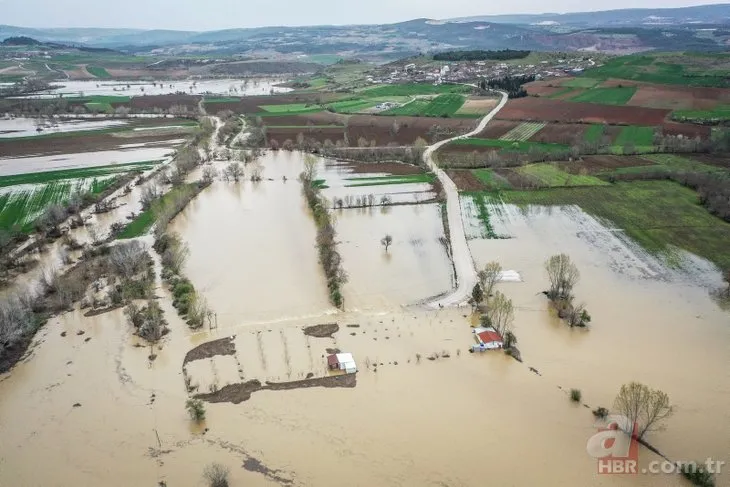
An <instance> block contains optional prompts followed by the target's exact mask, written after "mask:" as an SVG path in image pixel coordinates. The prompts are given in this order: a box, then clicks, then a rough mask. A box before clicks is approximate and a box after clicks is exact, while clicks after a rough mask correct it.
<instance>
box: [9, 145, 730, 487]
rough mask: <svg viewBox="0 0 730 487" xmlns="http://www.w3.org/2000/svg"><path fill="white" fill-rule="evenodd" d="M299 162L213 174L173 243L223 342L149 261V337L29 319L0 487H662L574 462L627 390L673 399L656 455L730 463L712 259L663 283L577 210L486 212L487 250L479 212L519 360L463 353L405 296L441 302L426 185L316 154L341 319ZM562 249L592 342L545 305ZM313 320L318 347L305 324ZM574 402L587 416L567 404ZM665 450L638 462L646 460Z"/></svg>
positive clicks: (652, 268)
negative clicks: (344, 372) (200, 415)
mask: <svg viewBox="0 0 730 487" xmlns="http://www.w3.org/2000/svg"><path fill="white" fill-rule="evenodd" d="M226 165H227V163H226V162H214V163H213V164H212V167H213V168H214V169H215V170H216V171H217V172H218V173H219V174H220V173H221V172H222V171H223V169H224V168H225V167H226ZM304 167H305V165H304V156H303V155H302V154H300V153H296V152H283V151H282V152H265V153H264V155H263V156H262V157H261V158H259V159H258V160H257V161H256V162H252V163H249V164H247V165H246V167H245V174H244V177H243V179H242V180H241V181H240V182H233V181H225V180H223V178H221V177H220V175H219V176H218V177H217V178H216V180H215V181H214V182H213V183H212V184H211V185H210V186H209V187H207V188H206V189H204V190H203V191H202V192H201V193H200V194H199V195H198V196H197V197H196V198H195V199H194V200H193V201H192V202H190V203H189V204H188V206H187V207H186V208H185V209H184V210H183V211H182V212H181V213H180V214H179V215H178V216H177V217H176V218H175V219H174V220H173V221H172V223H171V225H170V230H171V231H174V232H176V233H178V234H179V235H180V236H181V237H182V240H183V241H184V242H185V244H186V245H187V248H188V250H189V255H188V258H187V261H186V263H185V265H184V274H185V275H186V276H187V277H188V278H189V279H190V281H191V282H192V283H194V285H195V288H196V289H197V290H198V291H199V292H200V294H201V295H202V296H203V297H204V298H205V299H206V300H207V302H208V305H209V306H210V308H211V309H212V311H213V312H214V320H215V323H216V324H217V327H212V328H208V327H204V328H202V329H200V330H197V331H196V330H191V329H190V328H189V327H188V326H187V325H186V323H185V322H184V321H183V320H182V319H181V318H180V317H179V316H178V314H177V312H176V311H175V309H174V308H173V306H172V298H173V297H172V295H171V292H170V291H169V290H168V288H167V286H165V285H163V284H162V282H161V278H160V275H159V271H160V270H161V265H160V262H159V260H160V259H159V257H158V256H157V254H155V253H152V255H153V260H154V267H155V269H156V271H157V279H156V288H155V295H156V296H157V298H158V299H157V300H156V301H157V302H159V305H160V307H161V309H162V311H163V312H164V316H165V319H166V320H167V322H168V327H169V330H170V333H169V334H167V335H166V336H164V337H163V338H162V340H161V341H160V342H159V343H158V344H157V345H155V346H152V347H150V346H148V345H146V344H145V342H143V341H142V340H141V339H140V338H138V337H136V336H134V335H133V328H132V326H131V325H130V324H129V323H128V321H127V318H126V317H125V316H124V312H123V311H122V310H121V309H118V310H114V311H111V312H107V313H104V314H101V315H98V316H94V317H85V316H83V315H82V312H81V311H78V310H75V311H73V312H69V313H65V314H62V315H61V316H59V317H55V318H53V319H51V320H50V321H49V323H48V324H47V325H46V326H45V327H44V328H42V330H41V331H40V332H39V334H38V335H37V336H36V340H35V342H36V343H35V345H34V346H33V347H31V351H30V353H29V355H28V356H27V357H26V358H25V359H24V360H22V361H21V362H20V363H19V364H18V365H17V366H16V367H15V368H14V369H13V370H12V371H11V372H10V373H9V374H5V375H3V376H0V465H1V466H2V468H0V485H6V484H7V485H24V486H25V485H44V486H46V485H49V486H50V485H58V486H67V485H93V484H103V485H108V486H119V487H121V486H128V485H155V484H157V485H169V486H171V487H172V486H175V485H197V483H200V482H201V481H200V473H201V472H202V470H203V468H204V466H205V465H207V464H209V463H211V462H219V463H222V464H223V465H226V466H227V467H229V468H230V469H231V477H230V483H231V485H232V486H236V485H251V486H273V485H286V486H312V485H316V486H330V485H331V486H334V485H340V484H341V483H342V482H343V479H347V481H348V482H350V483H352V484H353V485H358V486H360V485H362V486H380V485H382V486H386V485H388V486H390V485H400V486H427V485H428V486H430V485H433V486H438V485H441V486H444V485H448V486H481V485H486V484H489V485H546V486H565V485H569V486H576V487H578V486H580V487H583V486H585V485H598V486H677V487H679V486H684V485H686V484H685V483H684V481H683V480H681V479H680V478H679V477H677V476H674V475H635V476H618V475H614V476H611V475H598V474H597V464H596V461H595V459H593V458H591V457H590V456H589V455H588V454H587V452H586V442H587V440H588V439H589V438H590V437H591V436H592V435H593V434H594V433H595V432H596V426H595V424H594V418H593V415H592V414H591V411H590V408H597V407H599V406H605V407H611V406H612V403H613V398H614V397H615V394H616V393H617V391H618V389H619V387H620V385H621V384H623V383H626V382H630V381H632V380H639V381H642V382H645V383H647V384H648V385H651V386H652V387H657V388H660V389H662V390H664V391H666V392H667V393H668V394H669V396H670V398H671V400H672V403H673V404H675V405H676V408H677V410H676V413H675V415H674V416H673V417H672V418H670V419H669V421H667V426H668V428H667V430H666V431H664V432H657V433H652V434H651V435H650V438H649V440H650V442H651V443H652V444H653V445H654V446H656V447H657V448H658V449H659V450H661V451H662V452H663V453H665V454H666V455H667V456H668V457H670V458H672V459H675V460H680V459H682V460H685V459H686V460H695V459H704V458H706V457H708V456H711V457H713V458H717V459H722V458H723V455H726V454H727V451H730V443H728V438H730V430H729V429H728V425H729V424H730V421H729V420H730V416H728V411H730V408H728V404H729V403H730V399H729V398H730V376H728V367H727V365H728V364H727V357H728V355H727V350H728V349H730V329H728V327H727V326H726V325H727V323H728V319H727V314H726V313H724V312H722V311H721V310H720V309H719V308H718V307H717V305H716V304H715V303H714V302H713V301H712V299H711V297H710V295H709V292H708V291H709V289H708V287H705V286H701V285H698V280H697V279H696V278H695V277H694V276H696V274H699V273H709V272H711V271H712V268H711V266H709V265H708V266H702V265H700V264H701V261H699V260H698V259H697V260H693V262H695V264H696V268H697V273H696V274H691V273H689V274H688V273H686V272H684V271H682V272H680V271H668V270H667V269H666V266H665V265H664V264H663V263H662V262H661V261H659V260H657V259H653V258H651V257H650V256H648V255H647V254H645V253H643V252H641V251H640V250H639V249H638V248H637V247H636V246H635V245H634V244H632V243H631V242H630V241H628V240H627V239H625V238H624V237H623V236H622V235H620V233H619V232H616V231H614V230H613V229H611V228H606V227H604V226H603V225H601V223H600V222H598V221H597V220H595V219H593V218H591V217H589V216H587V215H585V214H583V213H582V212H580V211H579V210H576V209H575V208H573V207H568V208H555V209H552V210H547V209H542V208H537V207H535V208H533V209H531V210H525V211H521V210H519V209H518V208H517V207H513V206H509V205H499V206H496V205H493V206H490V207H489V208H488V211H489V213H490V215H491V220H490V221H491V225H492V226H493V232H495V233H498V234H500V235H502V236H505V237H510V238H508V239H487V238H484V234H483V233H482V232H478V231H477V230H476V229H477V228H478V227H479V225H483V222H482V221H481V220H479V210H478V209H476V208H474V207H472V210H473V211H464V214H465V215H466V217H465V218H466V219H467V222H466V223H467V228H472V229H474V230H473V231H467V234H468V235H469V237H470V240H469V247H470V250H471V254H472V257H473V259H474V261H475V262H476V264H477V266H479V267H483V266H484V265H485V264H486V263H487V262H489V261H493V260H496V261H499V262H500V263H501V265H502V267H503V268H504V269H510V270H516V271H518V272H519V273H520V275H521V276H522V282H503V283H499V284H498V285H497V288H498V290H500V291H501V292H504V293H505V294H506V295H507V296H508V297H509V298H511V299H512V300H513V301H514V303H515V306H516V313H515V327H514V330H515V334H516V335H517V336H518V338H519V346H520V350H521V352H522V358H523V359H524V363H520V362H518V361H516V360H514V359H513V358H511V357H509V356H507V355H506V354H504V353H501V352H492V353H483V354H479V353H474V354H471V353H468V350H469V349H470V347H471V345H473V344H474V338H473V333H472V326H473V325H474V323H475V317H474V316H472V315H471V309H470V308H469V307H461V308H459V307H454V308H444V309H429V308H427V307H425V306H420V305H419V304H418V303H419V302H422V301H423V300H425V299H427V298H429V297H432V296H434V295H438V294H441V293H444V292H446V291H449V290H450V289H452V288H453V287H454V275H453V269H452V264H451V260H450V259H449V256H448V253H447V250H446V246H445V240H446V231H445V229H444V227H443V223H442V222H443V218H442V215H441V204H440V203H439V202H437V201H431V200H436V199H437V198H438V197H439V193H440V189H439V188H438V187H437V184H436V183H435V182H434V181H433V180H431V179H430V176H429V175H428V174H427V173H424V172H423V171H422V170H420V169H418V168H414V167H408V168H406V167H396V166H392V165H388V164H383V165H382V166H378V165H372V166H369V167H368V170H367V171H364V170H361V169H362V167H357V164H353V163H341V162H336V161H332V160H325V159H318V160H317V165H316V169H317V176H316V178H317V180H318V184H320V185H321V187H322V188H323V189H322V190H321V194H322V196H323V197H324V198H326V200H327V201H328V205H329V208H330V212H331V214H332V216H333V217H334V220H335V229H336V232H337V236H336V242H337V250H338V252H339V253H340V255H341V256H342V267H343V268H344V269H345V271H346V272H347V273H348V275H349V279H348V281H347V282H346V283H345V284H344V285H343V293H344V297H345V299H344V301H345V306H344V308H345V309H344V310H337V309H335V308H334V307H333V306H332V305H331V304H330V302H329V296H328V292H327V284H326V279H325V276H324V273H323V271H322V266H321V264H320V263H319V258H318V250H317V247H316V236H317V229H316V225H315V221H314V218H313V216H312V212H311V211H310V210H309V208H308V207H307V203H306V201H305V198H304V196H303V194H302V183H301V182H300V181H299V180H298V176H299V174H300V173H301V172H302V170H303V169H304ZM202 172H203V168H200V169H197V170H195V171H193V173H191V174H190V175H189V179H190V180H194V179H197V178H199V177H200V176H201V174H202ZM253 175H259V176H261V180H260V181H251V176H253ZM141 191H142V188H139V187H135V188H134V189H133V192H132V193H131V194H130V195H128V196H125V197H124V198H128V199H123V201H124V202H125V203H127V204H126V205H125V206H122V207H120V208H118V209H117V210H115V212H119V213H112V214H109V215H99V216H95V218H98V220H99V221H98V223H99V225H103V223H104V221H105V219H107V218H108V219H109V220H110V221H113V220H114V219H118V218H119V217H120V215H123V214H125V213H127V212H134V211H139V210H140V205H139V199H140V194H139V193H140V192H141ZM371 195H372V196H371ZM384 197H386V199H385V200H383V198H384ZM416 203H419V204H416ZM86 231H87V230H86V229H84V228H81V229H77V230H73V231H72V232H75V233H73V235H74V236H78V237H79V239H83V235H82V234H83V232H86ZM386 234H390V235H391V236H392V237H393V243H392V245H390V246H389V248H388V249H387V251H386V249H385V248H384V246H383V245H382V244H381V239H382V238H383V236H384V235H386ZM141 241H142V242H144V244H145V245H147V246H150V245H151V243H152V237H151V236H148V237H144V238H142V239H141ZM558 252H567V253H569V254H570V255H571V257H572V258H573V259H574V261H575V262H576V263H577V265H578V267H579V269H580V270H581V281H580V282H579V283H578V285H577V287H576V289H575V294H576V296H577V299H578V300H579V301H581V302H582V301H584V302H585V303H586V305H587V308H588V310H589V312H590V313H591V315H592V316H593V322H592V323H591V325H590V327H589V328H587V329H578V328H572V329H571V328H569V327H568V326H567V325H565V324H564V323H563V322H562V321H560V320H558V319H557V317H555V316H554V315H553V314H552V313H551V312H550V310H549V309H548V305H547V300H546V298H545V297H544V296H543V295H542V294H541V292H542V291H543V290H544V289H545V288H546V287H547V279H546V277H545V275H544V270H543V262H544V260H545V259H546V258H547V257H548V256H550V255H552V254H555V253H558ZM713 272H714V271H713ZM711 276H712V277H711V278H710V279H705V281H706V282H709V283H710V284H712V285H719V284H720V281H719V277H718V276H717V275H716V274H711ZM335 324H336V325H337V326H336V327H334V328H331V329H330V327H332V325H335ZM313 325H329V327H327V328H328V329H330V331H332V333H331V334H325V335H327V336H324V337H317V336H316V335H317V334H311V333H305V332H306V330H307V327H310V326H313ZM334 330H336V331H334ZM216 341H221V342H219V343H221V344H222V345H221V346H220V347H218V346H215V347H214V346H212V345H210V344H211V343H215V342H216ZM206 345H207V346H208V347H209V348H206ZM201 346H202V348H203V350H202V351H201ZM337 351H341V352H348V353H352V354H353V356H354V358H355V360H356V363H357V367H358V372H357V374H356V375H355V376H354V377H352V378H351V379H350V382H349V383H348V384H347V386H344V387H340V386H332V385H331V383H327V384H325V383H323V382H316V381H319V380H321V379H325V378H329V377H342V376H341V375H336V374H335V375H332V374H333V373H332V372H330V371H329V370H328V367H327V360H326V356H327V355H328V354H330V353H334V352H337ZM530 367H532V368H533V369H534V370H531V369H530ZM307 381H313V382H307ZM246 384H248V387H250V388H251V390H247V389H246V388H245V385H246ZM313 385H316V387H314V386H313ZM570 388H580V389H581V390H582V391H583V402H584V403H585V405H583V404H576V403H572V402H571V401H570V399H569V398H568V394H567V390H569V389H570ZM232 391H233V392H235V391H238V393H236V394H234V393H233V392H232ZM241 391H243V392H241ZM247 392H250V394H247ZM196 395H200V396H201V397H204V398H206V400H207V402H206V403H205V408H206V419H205V420H204V421H203V422H201V423H199V424H196V423H194V422H192V421H190V419H189V417H188V415H187V413H186V410H185V401H186V400H187V399H189V398H190V397H193V396H196ZM59 438H61V439H63V442H64V445H66V447H65V448H59V447H58V445H59ZM38 458H42V459H43V462H44V468H42V469H39V468H38V461H37V459H38ZM658 459H660V457H659V456H657V455H655V454H654V453H652V452H650V451H649V450H648V449H645V448H642V449H641V452H640V459H639V463H640V467H644V466H646V465H647V464H648V462H649V461H654V460H658ZM484 461H487V462H488V463H489V465H492V467H493V468H486V469H485V467H484ZM485 471H486V472H487V473H485ZM487 474H488V478H487V477H485V475H487ZM726 479H727V477H721V478H720V481H723V480H726ZM719 485H722V484H721V483H720V484H719Z"/></svg>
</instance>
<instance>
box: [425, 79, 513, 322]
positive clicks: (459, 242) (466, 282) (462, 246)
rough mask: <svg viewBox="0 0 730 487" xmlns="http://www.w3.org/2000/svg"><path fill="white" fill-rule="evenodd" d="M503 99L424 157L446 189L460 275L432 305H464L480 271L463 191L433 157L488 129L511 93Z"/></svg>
mask: <svg viewBox="0 0 730 487" xmlns="http://www.w3.org/2000/svg"><path fill="white" fill-rule="evenodd" d="M499 93H500V94H501V95H502V99H501V100H500V102H499V104H497V106H496V107H494V108H493V109H492V111H491V112H489V113H488V114H487V115H486V116H485V117H484V118H482V120H481V121H480V122H479V125H477V127H476V128H475V129H474V130H472V131H471V132H469V133H468V134H464V135H459V136H457V137H453V138H451V139H446V140H442V141H440V142H437V143H435V144H433V145H431V146H429V147H428V148H426V151H425V152H424V154H423V160H424V161H425V162H426V164H427V165H428V167H429V168H430V169H431V170H432V171H433V172H434V174H436V177H438V179H439V181H440V182H441V186H442V187H443V188H444V191H445V192H446V216H447V220H448V222H449V233H450V235H449V239H450V243H451V256H452V259H453V261H454V272H455V274H456V275H455V278H456V288H455V289H453V290H452V291H451V292H449V293H447V294H446V295H444V296H440V297H438V298H436V299H434V300H432V301H429V302H428V303H426V306H429V307H431V308H443V307H447V306H460V305H462V304H464V303H466V302H467V301H468V300H469V297H470V296H471V291H472V289H473V288H474V285H475V284H476V282H477V271H476V268H475V266H474V260H473V259H472V257H471V251H470V250H469V245H468V244H467V242H466V232H465V231H464V222H463V220H462V216H461V202H460V201H459V191H458V189H457V188H456V184H454V182H453V181H452V180H451V178H449V176H448V175H447V174H446V173H445V172H444V171H443V170H442V169H441V168H439V167H438V165H437V164H436V161H435V160H434V158H433V154H434V153H435V152H436V151H437V150H439V149H440V148H441V147H443V146H444V145H446V144H448V143H449V142H453V141H455V140H459V139H465V138H467V137H473V136H475V135H478V134H479V133H480V132H482V131H483V130H484V128H485V127H486V126H487V124H488V123H489V122H490V121H491V120H492V119H493V118H494V117H495V116H496V115H497V113H499V111H500V110H501V109H502V108H503V107H504V106H505V105H506V104H507V93H506V92H503V91H499Z"/></svg>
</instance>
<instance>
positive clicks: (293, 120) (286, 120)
mask: <svg viewBox="0 0 730 487" xmlns="http://www.w3.org/2000/svg"><path fill="white" fill-rule="evenodd" d="M261 119H262V120H263V121H264V124H265V125H267V126H272V125H284V126H287V125H288V126H306V125H307V123H310V122H311V123H312V124H313V125H342V126H344V125H345V121H346V120H347V117H346V116H344V115H338V114H336V113H331V112H319V113H308V114H305V115H282V116H280V117H261Z"/></svg>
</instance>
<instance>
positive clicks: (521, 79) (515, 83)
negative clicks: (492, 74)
mask: <svg viewBox="0 0 730 487" xmlns="http://www.w3.org/2000/svg"><path fill="white" fill-rule="evenodd" d="M532 81H535V75H534V74H530V75H524V76H505V77H504V78H497V79H490V80H482V81H480V82H479V87H480V88H481V89H483V90H486V89H487V88H491V89H496V90H503V91H506V92H507V94H508V95H509V97H510V98H522V97H525V96H527V91H526V90H525V89H524V88H523V87H522V85H524V84H526V83H530V82H532Z"/></svg>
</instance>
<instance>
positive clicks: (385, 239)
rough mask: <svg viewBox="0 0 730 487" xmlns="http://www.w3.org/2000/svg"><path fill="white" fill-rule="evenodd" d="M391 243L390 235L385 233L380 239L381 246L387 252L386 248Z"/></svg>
mask: <svg viewBox="0 0 730 487" xmlns="http://www.w3.org/2000/svg"><path fill="white" fill-rule="evenodd" d="M392 243H393V237H391V236H390V235H386V236H385V237H383V238H382V239H380V244H381V245H382V246H383V247H385V251H386V252H388V248H389V247H390V246H391V244H392Z"/></svg>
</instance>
